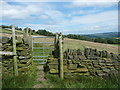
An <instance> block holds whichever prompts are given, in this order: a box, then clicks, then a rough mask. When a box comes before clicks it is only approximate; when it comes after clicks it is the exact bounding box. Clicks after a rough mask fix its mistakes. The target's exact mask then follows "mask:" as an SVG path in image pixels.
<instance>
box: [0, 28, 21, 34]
mask: <svg viewBox="0 0 120 90" xmlns="http://www.w3.org/2000/svg"><path fill="white" fill-rule="evenodd" d="M0 33H6V34H12V31H11V30H7V29H0ZM16 34H23V31H19V30H16Z"/></svg>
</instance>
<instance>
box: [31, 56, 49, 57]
mask: <svg viewBox="0 0 120 90" xmlns="http://www.w3.org/2000/svg"><path fill="white" fill-rule="evenodd" d="M33 57H48V56H33Z"/></svg>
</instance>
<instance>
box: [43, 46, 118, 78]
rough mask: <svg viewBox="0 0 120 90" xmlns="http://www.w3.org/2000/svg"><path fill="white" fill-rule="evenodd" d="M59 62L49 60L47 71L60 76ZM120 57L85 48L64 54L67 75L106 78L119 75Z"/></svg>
mask: <svg viewBox="0 0 120 90" xmlns="http://www.w3.org/2000/svg"><path fill="white" fill-rule="evenodd" d="M58 63H59V60H58V59H57V58H53V57H52V58H49V59H48V61H47V64H46V65H45V71H46V72H49V73H51V74H59V64H58ZM119 64H120V55H116V54H114V53H108V52H107V51H98V50H97V49H92V48H85V49H84V51H82V50H80V49H78V50H75V49H68V50H67V51H65V52H64V74H65V75H92V76H100V77H104V76H105V77H106V76H111V75H113V74H115V75H116V74H118V72H119V68H120V66H119Z"/></svg>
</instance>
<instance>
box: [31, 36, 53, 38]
mask: <svg viewBox="0 0 120 90" xmlns="http://www.w3.org/2000/svg"><path fill="white" fill-rule="evenodd" d="M32 38H55V37H51V36H32Z"/></svg>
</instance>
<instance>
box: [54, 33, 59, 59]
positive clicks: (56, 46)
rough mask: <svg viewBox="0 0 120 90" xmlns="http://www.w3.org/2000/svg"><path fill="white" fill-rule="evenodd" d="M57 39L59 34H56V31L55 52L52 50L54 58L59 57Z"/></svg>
mask: <svg viewBox="0 0 120 90" xmlns="http://www.w3.org/2000/svg"><path fill="white" fill-rule="evenodd" d="M58 41H59V35H58V33H56V35H55V52H54V56H55V57H56V58H58V57H59V47H58Z"/></svg>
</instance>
